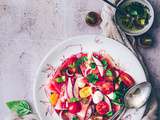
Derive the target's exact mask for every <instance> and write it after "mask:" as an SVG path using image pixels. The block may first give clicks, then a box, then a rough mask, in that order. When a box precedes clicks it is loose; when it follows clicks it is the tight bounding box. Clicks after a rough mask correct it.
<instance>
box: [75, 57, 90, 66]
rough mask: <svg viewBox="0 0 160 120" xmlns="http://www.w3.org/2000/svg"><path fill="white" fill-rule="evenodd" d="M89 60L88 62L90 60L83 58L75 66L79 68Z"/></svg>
mask: <svg viewBox="0 0 160 120" xmlns="http://www.w3.org/2000/svg"><path fill="white" fill-rule="evenodd" d="M87 60H88V58H87V57H86V56H84V57H81V58H79V59H78V60H77V61H76V63H75V66H76V67H78V66H80V65H81V64H82V63H84V62H85V61H87Z"/></svg>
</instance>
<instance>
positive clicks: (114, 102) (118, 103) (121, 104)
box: [111, 100, 124, 106]
mask: <svg viewBox="0 0 160 120" xmlns="http://www.w3.org/2000/svg"><path fill="white" fill-rule="evenodd" d="M111 102H112V103H113V104H115V105H119V106H123V105H124V104H123V103H120V102H119V101H117V100H112V101H111Z"/></svg>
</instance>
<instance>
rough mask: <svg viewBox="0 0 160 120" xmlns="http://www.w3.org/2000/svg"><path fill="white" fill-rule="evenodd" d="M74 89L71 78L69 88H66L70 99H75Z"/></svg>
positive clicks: (68, 83)
mask: <svg viewBox="0 0 160 120" xmlns="http://www.w3.org/2000/svg"><path fill="white" fill-rule="evenodd" d="M72 89H73V85H72V81H71V78H68V82H67V87H66V90H67V95H68V98H73V90H72Z"/></svg>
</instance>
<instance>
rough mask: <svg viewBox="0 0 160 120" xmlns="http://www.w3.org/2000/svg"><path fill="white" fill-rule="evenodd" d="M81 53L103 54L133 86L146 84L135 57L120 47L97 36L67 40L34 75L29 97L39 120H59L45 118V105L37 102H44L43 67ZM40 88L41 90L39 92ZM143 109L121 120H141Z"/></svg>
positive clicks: (48, 116)
mask: <svg viewBox="0 0 160 120" xmlns="http://www.w3.org/2000/svg"><path fill="white" fill-rule="evenodd" d="M81 50H82V51H83V52H93V51H100V50H105V51H106V53H108V54H110V55H111V56H112V57H113V59H114V60H115V61H116V63H119V65H120V67H121V69H123V70H124V71H126V72H127V73H129V74H130V75H131V76H132V77H133V78H134V79H135V81H136V84H137V83H141V82H144V81H146V77H145V73H144V71H143V68H142V66H141V64H140V63H139V61H138V60H137V58H136V57H135V55H134V54H133V53H132V52H131V51H130V50H129V49H128V48H127V47H125V46H124V45H122V44H121V43H119V42H117V41H115V40H112V39H110V38H105V37H104V36H99V35H84V36H78V37H73V38H70V39H68V40H67V41H65V42H63V43H61V44H59V45H58V46H56V47H55V48H53V49H52V50H51V51H50V52H49V53H48V54H47V56H46V57H45V58H44V59H43V61H42V63H41V65H40V66H39V69H38V71H37V74H36V80H35V85H34V93H33V96H34V103H35V108H36V111H37V113H38V114H39V116H40V118H41V120H60V119H59V118H58V116H57V114H56V113H55V112H54V113H53V114H52V115H50V114H48V115H47V116H46V115H45V114H46V109H47V108H48V106H49V104H48V103H45V104H44V103H42V102H40V101H41V100H42V101H47V100H48V99H47V97H46V95H45V92H44V90H43V87H42V86H43V85H44V84H46V83H47V82H48V79H47V73H45V72H43V71H44V69H46V66H47V64H51V65H53V66H56V67H57V66H58V65H60V64H61V60H62V59H63V58H64V56H65V58H67V57H69V56H71V55H72V54H75V53H78V52H80V51H81ZM40 87H42V88H41V89H40ZM137 102H138V101H137ZM145 108H146V106H143V107H142V108H140V109H138V110H135V109H132V110H128V111H127V112H126V114H125V116H126V118H125V120H127V119H128V120H141V118H142V115H143V113H144V111H145Z"/></svg>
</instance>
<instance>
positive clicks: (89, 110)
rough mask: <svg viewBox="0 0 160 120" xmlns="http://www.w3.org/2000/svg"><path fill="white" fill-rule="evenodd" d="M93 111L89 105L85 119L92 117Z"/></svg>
mask: <svg viewBox="0 0 160 120" xmlns="http://www.w3.org/2000/svg"><path fill="white" fill-rule="evenodd" d="M92 112H93V110H92V106H91V105H89V107H88V109H87V112H86V116H85V120H88V119H89V118H90V117H91V115H92Z"/></svg>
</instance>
